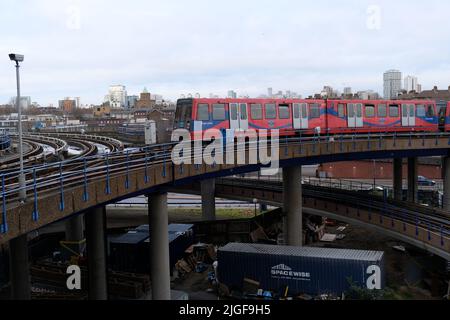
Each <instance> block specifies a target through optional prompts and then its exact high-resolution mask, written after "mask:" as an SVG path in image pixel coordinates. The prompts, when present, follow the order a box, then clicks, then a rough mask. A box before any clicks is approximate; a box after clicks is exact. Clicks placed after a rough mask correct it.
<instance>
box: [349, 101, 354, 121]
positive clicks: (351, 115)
mask: <svg viewBox="0 0 450 320" xmlns="http://www.w3.org/2000/svg"><path fill="white" fill-rule="evenodd" d="M347 107H348V116H349V118H353V117H354V116H355V105H354V104H353V103H349V104H348V105H347Z"/></svg>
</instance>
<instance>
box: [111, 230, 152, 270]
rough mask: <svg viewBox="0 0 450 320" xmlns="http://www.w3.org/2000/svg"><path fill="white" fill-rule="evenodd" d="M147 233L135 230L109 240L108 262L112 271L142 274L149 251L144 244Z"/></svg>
mask: <svg viewBox="0 0 450 320" xmlns="http://www.w3.org/2000/svg"><path fill="white" fill-rule="evenodd" d="M146 239H148V231H147V233H144V232H139V231H136V230H131V231H128V232H127V233H125V234H123V235H120V236H118V237H115V238H112V239H110V240H109V251H110V262H111V264H112V266H113V269H114V270H117V271H127V272H143V271H144V269H143V268H144V263H145V262H146V260H148V258H147V256H148V255H149V251H148V250H147V248H148V247H147V246H146V244H145V240H146Z"/></svg>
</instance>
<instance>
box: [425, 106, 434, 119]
mask: <svg viewBox="0 0 450 320" xmlns="http://www.w3.org/2000/svg"><path fill="white" fill-rule="evenodd" d="M434 116H435V113H434V107H433V105H428V106H427V118H432V117H434Z"/></svg>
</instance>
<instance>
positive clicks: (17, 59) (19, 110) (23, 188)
mask: <svg viewBox="0 0 450 320" xmlns="http://www.w3.org/2000/svg"><path fill="white" fill-rule="evenodd" d="M9 59H11V60H12V61H15V62H16V79H17V99H16V107H17V113H18V116H19V122H18V127H19V128H18V130H19V161H20V173H19V188H20V189H19V198H20V200H21V201H25V199H26V194H27V193H26V185H25V174H24V172H23V171H24V170H23V145H22V108H21V106H20V76H19V68H20V65H19V62H22V61H23V59H24V56H23V55H21V54H16V53H11V54H9Z"/></svg>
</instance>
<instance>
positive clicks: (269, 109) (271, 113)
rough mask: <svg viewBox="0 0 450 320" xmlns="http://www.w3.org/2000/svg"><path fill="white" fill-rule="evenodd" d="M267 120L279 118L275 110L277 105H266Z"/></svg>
mask: <svg viewBox="0 0 450 320" xmlns="http://www.w3.org/2000/svg"><path fill="white" fill-rule="evenodd" d="M265 109H266V119H275V118H276V117H277V110H276V109H275V103H266V105H265Z"/></svg>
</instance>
